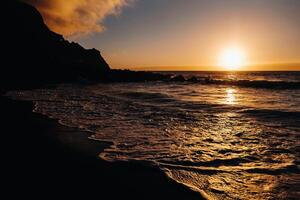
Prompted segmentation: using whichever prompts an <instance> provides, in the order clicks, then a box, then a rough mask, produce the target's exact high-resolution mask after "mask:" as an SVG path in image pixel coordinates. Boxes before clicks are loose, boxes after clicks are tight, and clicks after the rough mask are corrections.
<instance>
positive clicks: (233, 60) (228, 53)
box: [219, 48, 245, 70]
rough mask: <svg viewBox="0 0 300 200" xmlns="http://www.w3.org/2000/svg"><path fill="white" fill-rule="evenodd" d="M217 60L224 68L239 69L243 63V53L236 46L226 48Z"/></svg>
mask: <svg viewBox="0 0 300 200" xmlns="http://www.w3.org/2000/svg"><path fill="white" fill-rule="evenodd" d="M219 62H220V66H221V67H222V68H224V69H226V70H240V69H241V68H242V67H243V65H244V64H245V57H244V53H243V51H242V50H240V49H238V48H231V49H226V50H225V51H224V52H223V53H222V54H221V56H220V61H219Z"/></svg>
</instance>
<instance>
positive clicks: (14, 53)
mask: <svg viewBox="0 0 300 200" xmlns="http://www.w3.org/2000/svg"><path fill="white" fill-rule="evenodd" d="M1 4H2V5H1V8H0V9H1V10H0V11H1V15H2V16H1V17H2V26H1V35H2V37H1V39H2V43H1V49H2V51H1V52H2V53H1V63H2V64H1V72H0V84H1V89H3V88H7V89H9V88H26V87H36V86H41V85H44V84H49V83H59V82H70V81H76V80H80V79H88V80H101V79H103V77H105V76H106V74H107V73H108V72H109V70H110V68H109V66H108V64H107V63H106V62H105V60H104V59H103V58H102V57H101V55H100V52H99V51H98V50H96V49H90V50H87V49H84V48H83V47H82V46H80V45H79V44H77V43H73V42H71V43H70V42H68V41H67V40H65V39H64V38H63V37H62V36H61V35H59V34H56V33H54V32H52V31H51V30H49V28H48V27H47V26H46V25H45V24H44V21H43V18H42V16H41V15H40V13H39V12H38V11H37V10H36V9H35V8H34V7H32V6H30V5H27V4H25V3H22V2H19V1H17V0H5V1H4V2H1Z"/></svg>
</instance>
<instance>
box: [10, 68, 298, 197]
mask: <svg viewBox="0 0 300 200" xmlns="http://www.w3.org/2000/svg"><path fill="white" fill-rule="evenodd" d="M173 73H174V74H182V75H184V76H185V77H187V78H188V77H191V76H197V77H198V78H200V79H201V78H203V79H207V78H208V77H209V79H211V80H218V81H217V82H216V83H215V84H199V83H188V82H186V83H176V82H173V83H172V82H168V83H167V82H146V83H113V84H96V85H92V86H80V85H59V86H57V88H55V89H39V90H33V91H14V92H9V93H8V94H7V95H8V96H10V97H12V98H14V99H21V100H29V101H34V102H35V105H36V107H35V110H34V111H35V112H37V113H42V114H44V115H47V116H50V117H52V118H55V119H58V120H59V121H60V122H61V123H62V124H65V125H68V126H73V127H79V128H81V129H85V130H88V131H91V132H93V133H94V134H93V135H92V136H91V137H90V139H92V140H98V141H109V142H112V143H113V145H111V146H110V147H109V148H107V149H105V151H104V152H99V156H100V157H101V158H103V159H105V160H107V161H111V162H114V161H128V162H143V163H144V164H146V165H153V166H155V167H159V168H160V169H161V170H162V171H164V172H165V173H166V174H167V175H168V176H169V177H170V178H172V179H174V180H175V181H177V182H178V183H181V184H185V185H187V186H189V187H190V188H191V189H193V190H196V191H199V192H200V193H202V194H203V195H204V196H206V197H207V198H208V199H247V200H249V199H299V195H300V87H299V85H300V73H299V72H239V73H238V72H176V73H175V72H173ZM241 81H242V82H244V81H248V82H251V83H253V85H252V84H247V86H245V85H243V84H241V85H239V82H241ZM229 82H230V84H229ZM266 85H267V86H268V87H266ZM273 85H274V87H273ZM278 85H279V86H280V85H284V86H285V87H278ZM290 85H292V87H289V86H290ZM286 86H288V87H286Z"/></svg>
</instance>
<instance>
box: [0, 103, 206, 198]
mask: <svg viewBox="0 0 300 200" xmlns="http://www.w3.org/2000/svg"><path fill="white" fill-rule="evenodd" d="M0 108H1V112H0V113H1V114H0V115H1V124H2V131H1V137H2V138H1V143H2V144H1V148H2V154H3V156H2V162H1V163H2V167H1V168H2V170H1V171H2V181H3V183H4V187H3V188H2V189H3V191H5V193H7V194H9V195H10V196H11V197H14V196H20V195H21V196H22V197H23V198H24V197H31V198H34V197H35V198H36V197H38V198H45V197H55V198H62V197H67V198H74V197H83V198H85V199H91V198H97V199H121V198H122V199H164V198H165V199H185V200H189V199H202V197H201V195H200V194H199V193H197V192H194V191H192V190H190V189H188V188H187V187H184V186H182V185H180V184H177V183H176V182H174V181H173V180H171V179H169V178H167V177H166V176H165V174H164V173H162V172H161V171H159V170H158V169H155V168H152V167H147V166H144V165H141V164H137V163H125V162H124V163H108V162H106V161H103V160H101V159H100V158H99V157H98V154H99V152H101V151H102V150H103V149H104V148H105V147H107V145H109V144H105V143H100V142H96V141H92V140H89V139H88V136H89V133H88V132H84V131H80V130H78V129H76V128H70V127H66V126H63V125H60V124H59V123H58V122H57V121H55V120H53V119H49V118H47V117H46V116H42V115H40V114H36V113H33V112H32V109H33V105H32V103H30V102H22V101H12V100H9V99H7V98H4V97H1V98H0Z"/></svg>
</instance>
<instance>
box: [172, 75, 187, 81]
mask: <svg viewBox="0 0 300 200" xmlns="http://www.w3.org/2000/svg"><path fill="white" fill-rule="evenodd" d="M170 81H174V82H184V81H186V79H185V78H184V77H183V76H182V75H177V76H174V77H172V78H171V80H170Z"/></svg>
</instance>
